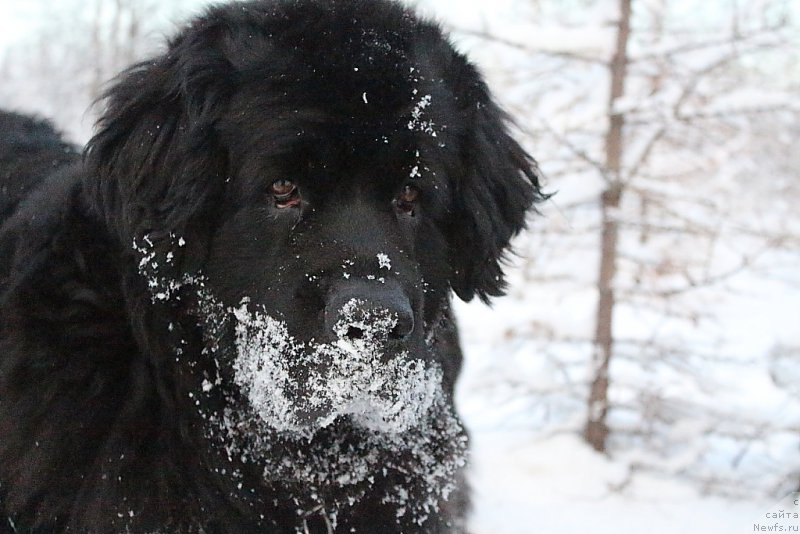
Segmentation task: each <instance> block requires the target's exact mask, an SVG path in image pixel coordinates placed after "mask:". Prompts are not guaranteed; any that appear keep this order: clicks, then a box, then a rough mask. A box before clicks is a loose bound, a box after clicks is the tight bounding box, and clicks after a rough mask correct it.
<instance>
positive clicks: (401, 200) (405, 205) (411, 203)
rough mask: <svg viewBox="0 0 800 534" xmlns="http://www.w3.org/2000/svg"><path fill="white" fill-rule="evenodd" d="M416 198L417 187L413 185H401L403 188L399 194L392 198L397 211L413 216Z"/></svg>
mask: <svg viewBox="0 0 800 534" xmlns="http://www.w3.org/2000/svg"><path fill="white" fill-rule="evenodd" d="M418 199H419V189H417V188H416V187H414V186H413V185H407V186H405V187H403V190H402V191H400V194H399V195H397V198H395V199H394V202H393V204H394V208H395V210H397V212H398V213H402V214H404V215H411V216H413V215H414V208H415V207H416V203H417V200H418Z"/></svg>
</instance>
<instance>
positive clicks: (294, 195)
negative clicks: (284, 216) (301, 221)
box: [269, 180, 300, 208]
mask: <svg viewBox="0 0 800 534" xmlns="http://www.w3.org/2000/svg"><path fill="white" fill-rule="evenodd" d="M269 192H270V194H271V195H272V198H273V199H275V206H276V207H278V208H289V207H291V206H296V205H298V204H300V192H299V191H298V190H297V186H296V185H295V183H294V182H292V181H291V180H275V181H274V182H272V184H271V185H270V186H269Z"/></svg>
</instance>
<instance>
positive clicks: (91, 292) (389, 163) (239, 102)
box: [0, 0, 543, 534]
mask: <svg viewBox="0 0 800 534" xmlns="http://www.w3.org/2000/svg"><path fill="white" fill-rule="evenodd" d="M105 103H106V109H105V112H104V114H103V116H102V118H101V119H100V121H99V124H98V128H97V131H96V135H95V136H94V138H93V139H92V140H91V141H90V143H89V145H88V147H87V149H86V151H85V153H84V155H83V158H81V157H80V155H79V154H78V153H77V152H76V151H75V150H74V149H73V148H71V147H69V146H68V145H66V144H64V143H63V142H62V141H61V140H60V139H59V137H58V136H57V135H56V134H55V133H54V132H53V130H52V129H51V128H50V127H49V126H48V125H47V124H46V123H40V122H35V121H32V120H30V119H27V118H24V117H20V116H17V115H13V114H0V132H2V133H0V180H2V182H0V186H2V189H0V217H2V224H3V226H2V229H1V230H0V518H2V521H0V532H4V533H5V532H26V533H27V532H33V533H54V532H75V533H103V534H107V533H114V532H130V533H155V532H160V533H227V532H230V533H236V534H241V533H249V532H269V533H294V532H300V533H302V532H316V533H326V532H360V533H391V532H404V533H412V532H426V533H438V532H461V531H463V530H464V515H465V512H466V508H467V495H466V490H465V487H464V481H463V467H464V464H465V452H466V435H465V433H464V431H463V429H462V427H461V425H460V423H459V420H458V418H457V416H456V414H455V412H454V408H453V400H452V394H453V386H454V383H455V380H456V377H457V374H458V372H459V366H460V360H461V353H460V349H459V346H458V339H457V333H456V329H455V325H454V324H453V322H452V314H451V312H450V310H449V299H450V291H451V290H452V291H454V292H455V293H456V295H458V296H459V297H460V298H462V299H465V300H469V299H471V298H473V297H474V296H478V297H479V298H481V299H483V300H487V299H488V298H489V297H491V296H495V295H500V294H501V293H502V292H503V286H504V282H503V278H502V272H501V266H500V263H499V262H500V260H501V258H502V255H503V252H504V250H505V249H506V247H507V245H508V243H509V240H510V239H511V237H512V236H513V235H514V234H516V233H517V232H519V231H520V229H521V228H522V227H523V226H524V221H525V216H526V211H528V209H529V208H530V207H531V205H532V204H533V203H534V202H536V201H538V200H541V199H542V198H543V195H542V193H541V192H540V189H539V183H538V178H537V174H536V169H535V165H534V163H533V160H532V159H531V158H530V157H529V156H527V155H526V153H525V152H524V151H523V150H522V149H521V148H520V146H519V145H518V144H517V143H516V142H514V141H513V140H512V139H511V137H510V136H509V135H508V132H507V129H506V125H505V117H504V115H503V114H502V113H501V112H500V111H499V110H498V108H497V107H496V106H495V104H494V103H493V102H492V99H491V97H490V95H489V94H488V92H487V89H486V86H485V85H484V82H483V81H482V79H481V77H480V76H479V74H478V73H477V72H476V70H475V68H474V67H473V66H472V65H471V64H470V63H469V62H468V61H467V60H466V59H465V58H464V57H463V56H461V55H459V54H458V53H456V52H455V51H454V50H453V49H452V48H451V46H450V45H449V43H448V42H447V40H446V39H445V38H444V37H443V36H442V34H441V31H440V29H439V28H438V27H437V26H436V25H434V24H432V23H430V22H425V21H421V20H419V19H417V18H415V17H414V16H413V15H412V14H411V13H409V12H408V11H407V10H405V9H404V8H402V7H400V6H398V5H395V4H393V3H389V2H385V1H383V0H378V1H367V0H334V1H330V0H286V1H279V0H275V1H254V2H248V3H237V4H232V5H228V6H223V7H217V8H213V9H211V10H209V11H208V12H207V13H206V14H205V15H204V16H202V17H200V18H199V19H197V20H195V21H194V22H193V23H192V24H190V25H189V26H188V27H187V28H185V29H184V30H183V31H182V32H181V33H180V34H179V35H178V37H177V38H175V39H174V40H173V41H172V42H171V43H170V45H169V48H168V50H167V51H166V52H165V53H164V54H163V55H161V56H159V57H156V58H154V59H152V60H150V61H146V62H143V63H140V64H139V65H136V66H134V67H132V68H131V69H129V70H128V71H127V72H125V73H124V74H123V75H122V76H121V77H120V79H119V80H118V81H117V82H116V84H115V85H114V86H113V87H112V88H111V89H110V91H109V92H108V95H107V99H106V102H105Z"/></svg>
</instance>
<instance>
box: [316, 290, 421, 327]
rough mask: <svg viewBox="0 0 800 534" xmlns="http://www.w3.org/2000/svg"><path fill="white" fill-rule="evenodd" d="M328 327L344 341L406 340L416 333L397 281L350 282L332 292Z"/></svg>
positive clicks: (326, 321) (330, 294) (330, 293)
mask: <svg viewBox="0 0 800 534" xmlns="http://www.w3.org/2000/svg"><path fill="white" fill-rule="evenodd" d="M325 326H326V328H327V329H328V331H331V330H332V331H333V332H334V333H336V335H337V336H338V337H340V338H347V339H362V338H370V339H380V340H387V339H389V340H394V341H402V340H404V339H406V338H408V337H409V336H410V335H411V333H412V332H413V331H414V313H413V311H412V309H411V303H410V302H409V300H408V297H406V295H405V293H404V292H403V290H402V289H401V288H400V286H399V284H397V283H396V282H393V281H391V280H387V281H386V282H385V283H383V284H378V283H375V282H366V281H361V280H348V281H347V282H345V283H341V284H337V285H336V286H334V287H333V288H331V290H330V291H329V292H328V298H327V301H326V304H325Z"/></svg>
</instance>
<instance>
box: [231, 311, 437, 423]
mask: <svg viewBox="0 0 800 534" xmlns="http://www.w3.org/2000/svg"><path fill="white" fill-rule="evenodd" d="M361 304H362V303H361V302H360V301H358V300H356V299H352V300H350V301H348V302H347V303H346V304H345V305H344V306H343V308H342V309H341V311H340V319H339V321H338V322H337V323H336V324H335V325H334V328H333V331H334V333H335V335H336V339H335V341H333V342H329V343H314V342H309V343H302V342H299V341H296V340H295V339H294V338H292V337H291V336H290V334H289V332H288V330H287V327H286V325H285V324H284V323H282V322H281V321H278V320H276V319H274V318H273V317H270V316H269V315H267V314H265V313H263V312H260V311H258V310H251V309H250V307H249V303H248V302H247V301H244V302H243V303H242V304H241V305H240V306H239V307H238V308H236V309H234V310H232V312H233V316H234V318H235V330H236V357H235V360H234V363H233V367H234V380H235V382H236V384H237V385H238V386H239V387H240V388H241V390H242V392H243V394H244V395H245V396H246V398H247V400H248V401H249V403H250V407H251V408H252V410H254V411H255V413H256V414H257V415H258V417H259V418H260V419H261V420H262V421H263V422H264V423H265V424H266V425H267V426H268V427H270V428H271V429H273V430H276V431H279V432H291V433H296V434H299V435H302V436H307V437H308V436H311V435H313V434H314V433H315V432H316V431H317V430H318V429H320V428H324V427H326V426H328V425H330V424H331V423H332V422H334V421H335V420H336V419H337V418H340V417H349V418H350V419H351V420H352V422H353V423H354V424H355V425H356V426H359V427H362V428H365V429H368V430H372V431H375V432H380V433H386V434H399V433H401V432H404V431H406V430H408V429H409V428H413V427H415V426H418V425H419V424H420V423H421V422H422V420H423V418H424V417H425V415H426V414H427V412H428V410H429V409H430V407H431V406H432V404H433V403H434V400H435V399H436V396H437V394H438V393H439V391H440V387H441V386H440V384H441V382H442V372H441V369H440V368H439V367H438V365H435V364H431V363H425V362H423V361H421V360H419V359H415V358H413V357H411V356H410V355H409V354H408V352H406V351H403V352H399V353H393V352H391V351H387V350H386V343H385V341H384V338H385V335H384V334H385V332H388V331H391V329H392V328H394V327H395V325H396V323H397V318H396V317H395V316H394V315H393V314H392V313H390V312H388V311H386V310H381V309H378V310H369V311H366V312H365V311H363V309H362V306H361ZM353 327H356V328H358V329H359V330H360V332H361V333H360V335H359V336H358V337H353V336H348V330H350V329H352V328H353Z"/></svg>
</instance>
